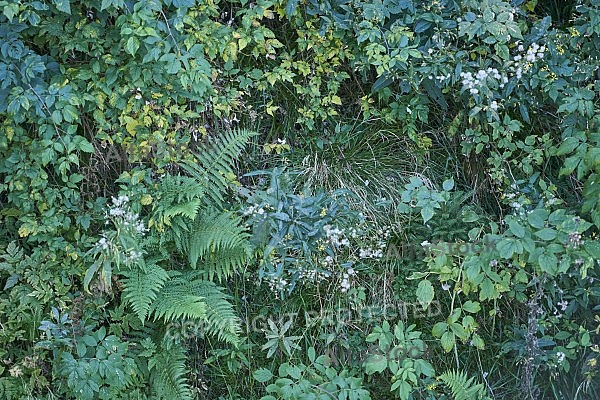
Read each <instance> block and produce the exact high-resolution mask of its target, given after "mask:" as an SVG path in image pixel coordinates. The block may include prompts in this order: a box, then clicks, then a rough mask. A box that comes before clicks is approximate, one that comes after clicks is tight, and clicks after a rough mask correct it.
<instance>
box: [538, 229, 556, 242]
mask: <svg viewBox="0 0 600 400" xmlns="http://www.w3.org/2000/svg"><path fill="white" fill-rule="evenodd" d="M535 236H537V237H539V238H540V239H542V240H546V241H549V240H552V239H554V238H556V231H555V230H554V229H551V228H544V229H541V230H539V231H537V232H535Z"/></svg>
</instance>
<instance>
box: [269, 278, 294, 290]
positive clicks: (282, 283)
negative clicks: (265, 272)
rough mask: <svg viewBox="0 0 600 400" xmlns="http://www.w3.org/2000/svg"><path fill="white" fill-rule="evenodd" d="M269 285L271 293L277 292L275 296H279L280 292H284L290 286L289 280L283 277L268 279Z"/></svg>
mask: <svg viewBox="0 0 600 400" xmlns="http://www.w3.org/2000/svg"><path fill="white" fill-rule="evenodd" d="M268 283H269V289H271V291H273V292H275V294H276V295H277V294H278V293H279V292H280V291H283V290H284V289H285V288H286V286H288V284H289V283H288V281H287V279H284V278H283V277H281V276H274V275H272V276H270V277H269V279H268Z"/></svg>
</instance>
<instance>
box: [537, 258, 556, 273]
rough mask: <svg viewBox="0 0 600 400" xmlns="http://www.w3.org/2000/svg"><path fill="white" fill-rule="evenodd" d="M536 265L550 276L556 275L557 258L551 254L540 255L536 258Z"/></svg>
mask: <svg viewBox="0 0 600 400" xmlns="http://www.w3.org/2000/svg"><path fill="white" fill-rule="evenodd" d="M538 263H539V264H540V268H541V269H542V271H543V272H546V273H548V274H550V275H552V276H554V275H556V274H557V273H558V268H557V266H558V258H556V256H555V255H554V254H552V253H542V254H540V256H539V257H538Z"/></svg>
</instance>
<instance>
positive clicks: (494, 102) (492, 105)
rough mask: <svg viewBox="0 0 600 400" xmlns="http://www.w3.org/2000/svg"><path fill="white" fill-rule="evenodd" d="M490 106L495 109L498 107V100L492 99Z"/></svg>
mask: <svg viewBox="0 0 600 400" xmlns="http://www.w3.org/2000/svg"><path fill="white" fill-rule="evenodd" d="M490 108H491V109H492V110H494V111H496V110H497V109H498V103H497V102H496V100H494V101H492V103H491V104H490Z"/></svg>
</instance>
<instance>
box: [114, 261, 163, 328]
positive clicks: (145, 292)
mask: <svg viewBox="0 0 600 400" xmlns="http://www.w3.org/2000/svg"><path fill="white" fill-rule="evenodd" d="M123 275H125V277H126V279H124V290H123V295H124V298H125V301H126V302H127V303H129V304H131V307H132V308H133V311H134V312H135V313H136V314H137V316H138V318H139V319H140V320H141V321H142V323H144V321H145V320H146V316H147V315H148V311H149V310H150V304H151V303H152V302H153V301H154V300H155V299H156V296H157V295H158V292H159V291H160V290H161V289H162V287H163V286H164V285H165V282H166V281H167V280H168V279H169V274H168V273H167V271H165V270H164V269H162V268H161V267H159V266H158V265H156V264H147V265H144V266H139V267H137V266H136V267H135V268H134V269H132V270H130V271H125V272H124V273H123Z"/></svg>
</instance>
